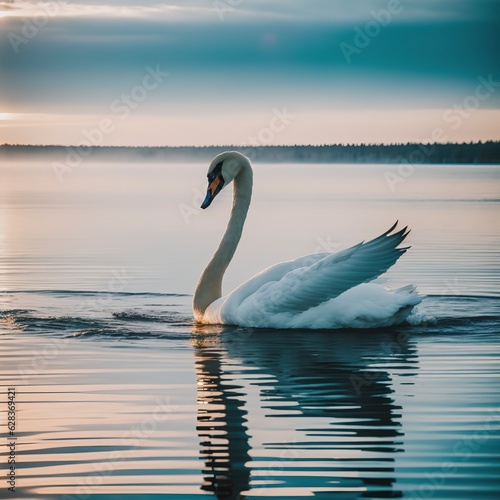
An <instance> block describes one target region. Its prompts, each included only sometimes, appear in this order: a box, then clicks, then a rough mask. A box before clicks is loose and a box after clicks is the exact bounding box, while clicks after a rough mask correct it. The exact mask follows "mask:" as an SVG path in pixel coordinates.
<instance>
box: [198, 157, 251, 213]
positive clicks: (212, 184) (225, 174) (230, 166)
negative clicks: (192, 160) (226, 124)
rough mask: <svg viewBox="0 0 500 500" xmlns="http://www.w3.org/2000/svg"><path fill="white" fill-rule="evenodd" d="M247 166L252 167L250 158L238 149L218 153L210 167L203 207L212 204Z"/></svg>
mask: <svg viewBox="0 0 500 500" xmlns="http://www.w3.org/2000/svg"><path fill="white" fill-rule="evenodd" d="M246 167H250V161H249V159H248V158H247V157H246V156H244V155H242V154H241V153H238V152H237V151H226V152H225V153H221V154H219V155H217V156H216V157H215V158H214V159H213V160H212V163H210V166H209V167H208V174H207V177H208V189H207V196H206V197H205V200H204V201H203V203H202V204H201V208H207V207H208V206H210V203H212V201H213V199H214V198H215V197H216V196H217V195H218V194H219V193H220V192H221V190H222V189H223V188H224V187H226V186H227V185H228V184H229V183H230V182H231V181H232V180H233V179H234V178H235V177H236V176H237V175H238V174H239V173H240V172H241V170H242V169H244V168H246Z"/></svg>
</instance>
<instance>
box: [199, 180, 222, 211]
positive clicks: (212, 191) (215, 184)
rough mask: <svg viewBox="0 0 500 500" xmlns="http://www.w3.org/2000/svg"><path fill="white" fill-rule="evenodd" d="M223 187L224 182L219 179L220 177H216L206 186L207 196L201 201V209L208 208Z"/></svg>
mask: <svg viewBox="0 0 500 500" xmlns="http://www.w3.org/2000/svg"><path fill="white" fill-rule="evenodd" d="M223 186H224V181H223V180H222V179H221V177H220V176H217V177H216V178H215V179H214V180H213V181H212V182H211V183H210V184H209V186H208V189H207V195H206V196H205V199H204V200H203V203H202V204H201V208H203V209H205V208H207V207H209V206H210V203H212V201H213V199H214V198H215V197H216V196H217V194H218V193H219V191H220V190H221V189H222V187H223Z"/></svg>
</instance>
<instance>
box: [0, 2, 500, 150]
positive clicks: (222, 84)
mask: <svg viewBox="0 0 500 500" xmlns="http://www.w3.org/2000/svg"><path fill="white" fill-rule="evenodd" d="M104 2H105V3H104ZM0 29H1V42H0V143H20V144H67V145H69V144H74V145H77V144H80V143H82V142H84V141H95V142H96V143H99V144H104V145H204V144H234V145H242V144H247V143H252V144H293V143H299V144H323V143H346V142H348V143H359V142H385V143H392V142H401V141H409V140H413V141H425V142H429V141H432V140H435V139H437V140H440V141H447V140H449V141H462V140H464V141H470V140H487V139H497V140H498V139H500V50H499V47H500V1H499V0H183V1H181V0H167V1H163V2H154V1H150V0H143V1H141V2H139V1H138V0H136V1H133V0H108V1H106V0H102V1H99V0H89V1H86V0H81V1H80V2H64V3H62V2H59V1H58V0H47V1H46V2H43V3H37V2H25V1H18V0H11V1H7V2H3V3H2V2H0ZM99 128H100V129H101V130H100V131H98V129H99Z"/></svg>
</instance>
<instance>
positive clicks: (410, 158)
mask: <svg viewBox="0 0 500 500" xmlns="http://www.w3.org/2000/svg"><path fill="white" fill-rule="evenodd" d="M227 150H238V151H240V152H242V153H243V154H246V155H247V156H248V157H249V158H250V159H252V160H253V161H258V162H270V163H280V162H290V163H295V162H304V163H412V164H417V163H453V164H456V163H477V164H500V142H498V141H488V142H475V143H468V144H465V143H463V144H457V143H449V144H417V143H408V144H390V145H383V144H360V145H341V144H335V145H323V146H244V147H239V146H201V147H189V146H181V147H171V146H165V147H114V146H111V147H103V146H91V147H90V146H89V147H77V146H23V145H10V144H4V145H3V146H0V159H5V160H7V159H8V160H14V159H23V158H26V159H28V158H31V159H35V158H41V157H44V158H50V159H54V160H64V159H65V158H66V159H67V158H68V157H69V158H80V159H82V158H86V157H89V156H92V157H93V158H95V159H99V160H102V161H132V162H133V161H143V160H151V161H159V162H162V161H168V162H173V161H208V160H210V159H211V158H212V157H213V156H215V155H216V154H218V153H220V152H222V151H227ZM70 161H71V160H70Z"/></svg>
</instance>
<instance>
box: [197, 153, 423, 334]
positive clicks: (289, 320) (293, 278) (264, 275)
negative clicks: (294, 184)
mask: <svg viewBox="0 0 500 500" xmlns="http://www.w3.org/2000/svg"><path fill="white" fill-rule="evenodd" d="M208 178H209V187H208V191H207V197H206V198H205V201H204V202H203V205H202V208H207V207H208V206H209V205H210V203H211V202H212V200H213V198H214V197H215V196H216V195H217V193H218V192H219V191H220V190H221V189H222V188H223V187H224V186H226V185H227V184H229V182H231V180H234V196H233V208H232V211H231V216H230V219H229V223H228V226H227V229H226V232H225V233H224V236H223V238H222V240H221V242H220V244H219V247H218V249H217V251H216V252H215V254H214V256H213V258H212V260H211V261H210V262H209V264H208V266H207V267H206V269H205V271H204V272H203V274H202V275H201V277H200V280H199V282H198V285H197V287H196V291H195V294H194V300H193V312H194V316H195V320H196V321H197V322H199V323H205V324H207V323H208V324H232V325H240V326H247V327H267V328H349V327H350V328H375V327H384V326H391V325H395V324H399V323H402V322H403V321H404V320H405V319H406V317H407V316H408V314H409V313H410V311H411V310H412V308H413V307H414V306H415V305H416V304H418V303H419V302H420V301H421V300H422V298H421V296H420V295H419V294H418V293H417V292H416V291H415V288H414V287H413V286H411V285H409V286H406V287H403V288H399V289H396V290H389V289H387V288H385V287H383V286H381V285H379V284H376V283H373V280H375V279H376V278H378V277H379V276H380V275H381V274H383V273H384V272H385V271H387V270H388V269H389V268H390V267H391V266H392V265H393V264H394V263H395V262H396V261H397V260H398V258H399V257H400V256H401V255H402V254H403V253H404V252H405V251H406V250H407V248H397V247H398V245H399V244H400V243H401V242H402V241H403V240H404V239H405V237H406V236H407V234H408V233H407V232H406V228H405V229H403V230H400V231H398V232H392V231H393V230H394V229H395V227H396V224H395V225H394V226H393V227H392V228H391V229H390V230H389V231H387V232H386V233H384V234H382V235H381V236H379V237H378V238H375V239H374V240H372V241H369V242H367V243H359V244H358V245H355V246H353V247H351V248H348V249H347V250H342V251H340V252H337V253H335V254H332V253H320V254H312V255H306V256H304V257H299V258H298V259H295V260H293V261H289V262H282V263H280V264H276V265H274V266H272V267H270V268H268V269H265V270H264V271H262V272H261V273H259V274H257V275H256V276H254V277H253V278H251V279H250V280H248V281H247V282H246V283H244V284H243V285H241V286H240V287H238V288H236V290H234V291H233V292H232V293H230V294H229V295H226V296H224V297H222V279H223V277H224V273H225V271H226V269H227V266H228V265H229V263H230V262H231V259H232V258H233V255H234V252H235V251H236V248H237V246H238V243H239V241H240V238H241V234H242V231H243V225H244V223H245V219H246V216H247V212H248V208H249V206H250V200H251V195H252V180H253V173H252V168H251V166H250V162H249V160H248V158H246V157H245V156H243V155H241V154H240V153H237V152H226V153H222V154H220V155H218V156H216V157H215V158H214V160H213V161H212V163H211V165H210V168H209V173H208Z"/></svg>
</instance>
